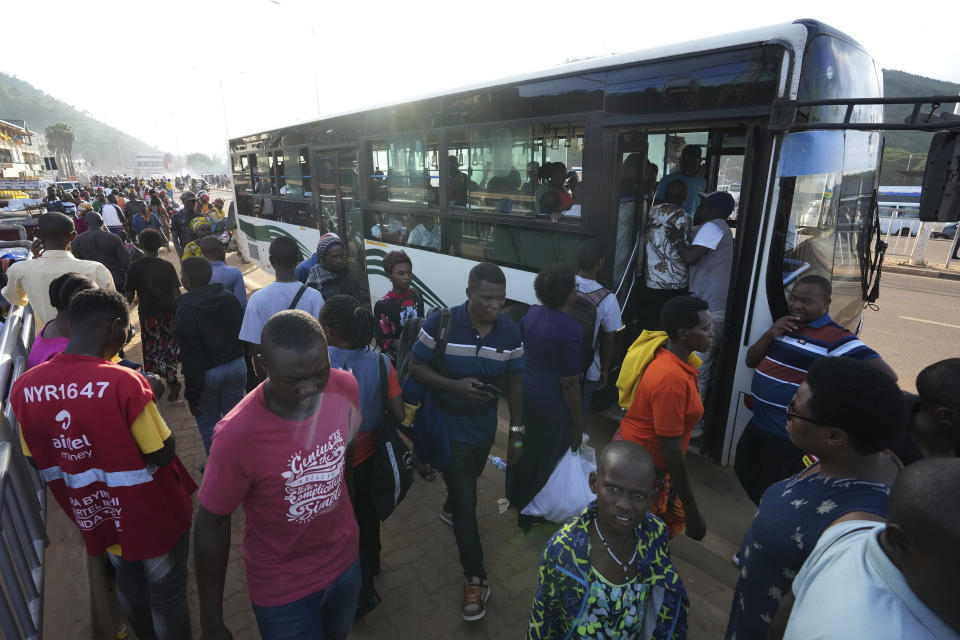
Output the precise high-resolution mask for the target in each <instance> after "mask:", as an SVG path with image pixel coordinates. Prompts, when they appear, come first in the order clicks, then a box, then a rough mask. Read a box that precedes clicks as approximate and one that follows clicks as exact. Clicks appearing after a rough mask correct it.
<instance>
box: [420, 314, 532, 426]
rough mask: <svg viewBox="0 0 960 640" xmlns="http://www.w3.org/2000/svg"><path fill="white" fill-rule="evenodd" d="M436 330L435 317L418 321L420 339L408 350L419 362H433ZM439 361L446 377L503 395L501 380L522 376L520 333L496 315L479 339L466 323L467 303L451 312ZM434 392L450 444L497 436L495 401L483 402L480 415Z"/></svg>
mask: <svg viewBox="0 0 960 640" xmlns="http://www.w3.org/2000/svg"><path fill="white" fill-rule="evenodd" d="M439 329H440V314H439V313H432V314H431V315H430V316H429V317H427V319H426V320H424V321H423V327H422V328H421V330H420V335H419V336H418V337H417V341H416V342H415V343H414V345H413V355H415V356H417V358H419V359H420V360H423V361H424V362H428V363H429V362H432V360H433V350H434V347H435V346H436V338H437V334H438V333H439ZM443 360H444V365H445V366H446V374H447V375H448V376H449V377H451V378H455V379H460V378H468V377H473V378H477V379H479V380H480V381H481V382H484V383H489V384H493V385H495V386H496V387H498V388H499V389H500V391H501V392H506V381H505V376H506V375H507V374H514V373H523V368H524V366H525V363H524V358H523V338H522V336H521V335H520V328H519V327H518V326H517V325H516V323H515V322H514V321H513V320H511V319H510V318H508V317H507V316H505V315H503V314H500V315H499V316H498V317H497V321H496V323H494V325H493V328H492V329H491V330H490V332H489V333H487V335H485V336H483V337H481V336H480V334H479V333H478V332H477V330H476V328H474V326H473V324H472V323H471V322H470V316H469V315H468V314H467V305H466V303H464V304H461V305H459V306H456V307H451V308H450V327H449V330H448V334H447V349H446V351H444V356H443ZM433 393H434V395H435V397H436V398H437V401H438V404H439V406H440V411H441V413H442V414H443V418H444V424H445V426H446V428H447V432H448V433H449V436H450V439H451V440H453V441H455V442H464V443H468V444H478V443H481V442H486V441H488V440H492V439H493V437H494V434H495V433H496V431H497V403H496V402H494V401H492V402H490V403H488V406H485V407H483V408H482V409H481V410H471V408H470V406H469V404H470V401H468V400H465V399H463V398H462V397H461V396H460V395H459V394H455V393H445V392H440V391H434V392H433ZM441 401H442V402H441ZM458 403H460V404H462V405H463V411H457V410H456V408H457V404H458Z"/></svg>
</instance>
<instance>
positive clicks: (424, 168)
mask: <svg viewBox="0 0 960 640" xmlns="http://www.w3.org/2000/svg"><path fill="white" fill-rule="evenodd" d="M370 147H371V156H372V165H373V173H372V174H371V175H370V194H369V195H370V200H373V201H380V202H396V203H401V204H416V205H426V206H429V207H435V206H437V205H438V204H439V197H438V191H437V190H438V189H439V186H440V181H439V173H438V170H439V157H438V154H439V151H438V149H439V147H438V145H437V142H436V138H435V137H434V136H427V137H426V139H424V138H423V137H417V138H398V139H393V140H383V141H376V142H373V143H371V145H370Z"/></svg>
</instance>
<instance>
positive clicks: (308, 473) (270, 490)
mask: <svg viewBox="0 0 960 640" xmlns="http://www.w3.org/2000/svg"><path fill="white" fill-rule="evenodd" d="M260 348H261V352H262V358H263V363H264V365H265V368H266V370H267V373H268V374H269V378H268V379H267V380H266V381H265V382H263V383H262V384H260V385H259V386H258V387H257V388H256V389H254V390H253V391H251V392H250V393H249V394H248V395H247V396H246V397H245V398H244V399H243V400H242V401H241V402H240V404H238V405H237V406H236V407H234V409H233V410H232V411H231V412H230V413H228V414H227V415H226V416H225V417H224V418H223V420H221V421H220V423H219V424H218V425H217V427H216V430H215V431H214V437H213V446H212V447H211V449H210V458H209V460H208V461H207V466H206V471H205V472H204V477H203V484H202V486H201V487H200V496H199V498H200V510H199V514H198V515H197V527H196V528H197V534H196V536H197V537H196V567H197V586H198V589H199V596H200V617H201V623H200V624H201V629H202V633H203V637H204V638H205V639H207V640H211V639H218V638H231V637H232V636H231V635H230V632H229V631H228V629H227V627H226V625H225V624H224V620H223V581H224V576H225V573H226V568H227V559H228V556H229V551H230V515H231V514H232V513H233V511H234V510H236V508H237V507H238V506H240V505H241V504H242V505H243V511H244V514H245V519H244V535H243V559H244V563H245V565H246V570H247V587H248V588H249V590H250V599H251V600H252V601H253V611H254V614H255V615H256V617H257V624H258V626H259V627H260V635H261V636H262V637H263V638H264V639H265V640H270V639H271V638H280V637H283V638H324V640H338V639H340V638H346V637H347V634H348V633H349V632H350V626H351V625H352V624H353V618H354V612H355V611H356V606H357V598H358V595H359V592H360V561H359V559H358V553H359V550H358V530H357V521H356V519H355V518H354V515H353V507H352V505H351V503H350V497H349V495H348V491H347V478H349V475H348V474H347V472H348V471H349V469H350V468H351V466H352V465H351V464H350V458H351V457H352V453H353V451H352V449H353V447H352V442H353V438H354V436H355V435H356V432H357V430H358V428H359V426H360V410H359V392H358V387H357V381H356V379H355V378H354V377H353V376H352V375H351V374H350V373H349V372H347V371H340V370H333V371H331V369H330V359H329V357H328V355H327V341H326V338H325V337H324V333H323V329H322V328H321V327H320V323H319V322H317V320H316V319H315V318H313V317H311V316H310V315H309V314H308V313H306V312H304V311H281V312H280V313H278V314H276V315H274V316H273V317H272V318H270V320H268V321H267V323H266V324H265V325H264V326H263V332H262V334H261V340H260Z"/></svg>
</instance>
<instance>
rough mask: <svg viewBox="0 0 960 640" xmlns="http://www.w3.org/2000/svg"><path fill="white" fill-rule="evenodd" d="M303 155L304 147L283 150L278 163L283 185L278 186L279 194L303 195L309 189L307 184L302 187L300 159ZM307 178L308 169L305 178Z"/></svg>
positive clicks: (304, 152)
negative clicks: (305, 186) (280, 168)
mask: <svg viewBox="0 0 960 640" xmlns="http://www.w3.org/2000/svg"><path fill="white" fill-rule="evenodd" d="M278 155H279V154H278ZM305 157H306V149H287V150H286V151H284V152H283V155H282V161H281V164H280V166H281V167H282V172H283V178H282V179H283V186H281V187H280V191H281V194H280V195H287V196H297V197H303V196H305V195H306V193H305V191H309V190H310V188H309V186H308V187H307V188H306V189H304V178H303V164H302V160H303V158H305ZM309 178H310V176H309V169H308V175H307V179H308V180H309Z"/></svg>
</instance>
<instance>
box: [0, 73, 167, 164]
mask: <svg viewBox="0 0 960 640" xmlns="http://www.w3.org/2000/svg"><path fill="white" fill-rule="evenodd" d="M3 117H7V118H15V119H18V120H26V121H27V125H28V126H29V127H30V129H31V130H33V131H36V132H38V133H43V130H44V129H45V128H46V127H47V126H49V125H52V124H56V123H57V122H65V123H67V124H69V125H70V126H71V127H72V128H73V133H74V135H75V136H76V140H75V141H74V144H73V156H74V158H76V157H78V156H82V157H83V158H84V159H86V160H87V162H88V163H89V164H90V167H91V170H92V171H93V172H94V173H97V172H103V173H113V172H120V171H123V170H125V169H129V168H131V167H136V166H137V153H138V152H140V151H156V148H155V147H152V146H150V145H148V144H147V143H145V142H143V141H142V140H139V139H137V138H135V137H133V136H131V135H129V134H127V133H124V132H123V131H120V130H119V129H115V128H113V127H111V126H110V125H108V124H105V123H103V122H100V121H99V120H97V119H95V118H93V117H91V116H89V115H87V114H86V113H83V112H82V111H78V110H77V109H75V108H74V107H72V106H70V105H69V104H67V103H66V102H63V101H62V100H60V99H58V98H56V97H54V96H51V95H49V94H47V93H44V92H43V91H41V90H39V89H37V88H36V87H34V86H33V85H31V84H30V83H28V82H24V81H23V80H20V79H19V78H15V77H13V76H9V75H7V74H5V73H0V118H3ZM43 151H44V153H47V150H46V149H44V150H43ZM51 155H52V154H51Z"/></svg>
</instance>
